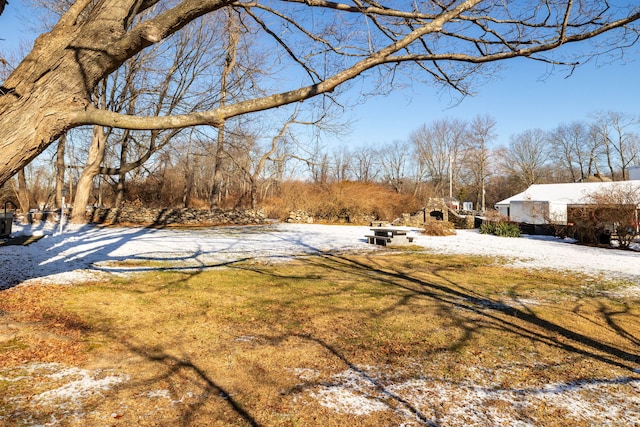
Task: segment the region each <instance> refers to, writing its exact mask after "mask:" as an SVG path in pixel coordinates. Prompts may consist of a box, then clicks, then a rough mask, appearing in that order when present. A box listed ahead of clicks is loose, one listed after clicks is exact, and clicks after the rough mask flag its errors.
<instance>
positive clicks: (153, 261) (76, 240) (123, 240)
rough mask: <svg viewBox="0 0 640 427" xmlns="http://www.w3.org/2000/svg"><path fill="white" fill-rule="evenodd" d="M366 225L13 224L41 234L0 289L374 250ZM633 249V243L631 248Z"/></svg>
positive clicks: (539, 264)
mask: <svg viewBox="0 0 640 427" xmlns="http://www.w3.org/2000/svg"><path fill="white" fill-rule="evenodd" d="M368 233H369V227H362V226H340V225H318V224H272V225H266V226H250V227H213V228H193V229H176V228H168V229H149V228H141V227H119V228H103V227H94V226H86V225H85V226H77V225H69V226H67V228H65V229H63V231H62V232H60V231H59V229H58V228H56V227H54V226H52V225H47V224H44V225H41V226H22V225H17V224H16V225H15V233H14V235H20V234H23V235H24V234H26V235H34V234H42V235H44V237H43V238H42V239H40V240H39V241H37V242H35V243H32V244H31V245H29V246H0V262H1V263H2V269H0V289H3V288H7V287H11V286H15V285H18V284H20V283H25V282H27V283H32V282H36V283H42V282H48V283H77V282H79V281H95V280H100V279H103V278H104V277H107V276H108V275H112V274H128V273H133V272H138V271H144V270H149V269H159V268H173V269H192V268H215V267H220V266H225V265H229V264H230V263H235V262H240V261H250V262H273V261H276V260H286V259H289V258H291V257H294V256H298V255H305V254H318V253H326V252H332V253H335V252H344V251H347V252H349V251H350V252H358V253H365V252H373V251H381V250H384V249H381V248H380V247H376V246H374V245H369V244H367V243H366V239H365V237H364V236H365V235H366V234H368ZM414 242H415V243H416V245H417V246H422V247H423V248H424V250H426V251H429V252H433V253H443V254H469V255H485V256H490V257H496V258H503V259H508V260H509V262H510V263H511V264H512V265H514V266H518V267H525V268H548V269H552V270H557V271H558V272H562V271H578V272H581V273H584V274H588V275H594V276H604V277H608V278H623V279H628V280H631V281H635V282H636V283H637V282H638V280H639V279H640V253H639V252H637V251H621V250H612V249H605V248H595V247H587V246H580V245H576V244H574V243H573V242H572V241H570V240H560V239H556V238H552V237H540V236H525V237H521V238H503V237H497V236H491V235H485V234H480V233H479V232H478V231H477V230H458V232H457V234H456V235H454V236H447V237H433V236H419V237H418V238H417V239H416V240H415V241H414ZM636 249H637V245H636Z"/></svg>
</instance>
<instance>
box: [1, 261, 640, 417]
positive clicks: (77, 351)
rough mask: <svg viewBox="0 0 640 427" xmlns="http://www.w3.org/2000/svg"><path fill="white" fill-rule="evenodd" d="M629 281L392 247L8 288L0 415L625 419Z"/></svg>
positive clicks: (633, 357)
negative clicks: (363, 252) (624, 290)
mask: <svg viewBox="0 0 640 427" xmlns="http://www.w3.org/2000/svg"><path fill="white" fill-rule="evenodd" d="M626 285H627V284H624V283H618V282H610V281H606V280H598V279H594V278H588V277H581V276H577V275H574V274H568V273H567V274H558V273H557V272H553V273H552V272H540V271H535V272H534V271H527V270H519V269H514V268H507V267H505V266H502V265H501V264H500V263H499V262H496V261H495V260H491V259H488V258H481V257H468V256H441V255H430V254H425V253H419V252H412V251H405V252H400V253H391V252H389V253H386V252H378V253H376V254H370V255H367V256H358V255H349V256H346V255H340V256H337V255H325V256H309V257H304V258H299V259H296V260H293V261H291V262H287V263H277V264H257V263H238V264H235V265H232V266H228V267H226V268H224V269H216V270H209V271H181V272H176V271H163V270H162V269H158V270H157V271H153V272H150V273H145V274H142V275H136V276H129V277H124V278H119V279H114V280H113V281H111V282H109V283H79V284H77V285H76V286H51V285H47V286H45V285H43V286H28V287H17V288H13V289H11V290H8V291H3V292H2V293H0V321H1V322H0V325H1V326H0V396H2V397H1V398H0V401H1V402H2V405H1V407H0V425H7V426H8V425H65V426H67V425H68V426H86V425H101V426H102V425H117V426H119V425H122V426H132V425H139V426H192V425H193V426H209V425H211V426H245V425H249V426H250V425H254V426H258V425H259V426H315V425H322V426H344V425H350V426H400V425H403V426H414V425H415V426H422V425H428V426H434V425H437V426H467V425H478V426H480V425H483V426H484V425H523V426H524V425H544V426H567V425H572V426H590V425H596V424H597V425H634V423H636V425H638V424H637V423H640V409H639V408H640V399H639V398H638V395H639V394H640V393H639V391H640V356H639V354H640V316H639V315H640V306H639V305H638V300H639V298H638V297H637V296H636V297H630V296H629V295H626V296H625V295H623V294H619V293H617V292H618V291H619V290H620V289H622V288H623V287H624V286H626ZM47 423H49V424H47Z"/></svg>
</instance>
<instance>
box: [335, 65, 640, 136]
mask: <svg viewBox="0 0 640 427" xmlns="http://www.w3.org/2000/svg"><path fill="white" fill-rule="evenodd" d="M639 60H640V56H638V54H637V53H636V54H635V55H633V56H630V57H628V58H626V62H622V61H617V62H615V63H614V64H609V65H600V66H599V65H598V64H596V63H593V64H592V63H587V64H586V65H584V66H581V67H578V68H577V69H576V70H575V71H574V73H573V75H572V76H571V77H569V78H565V76H566V74H567V73H566V72H564V73H563V72H557V73H556V74H555V75H552V76H548V77H546V78H545V75H546V72H547V66H546V65H545V64H542V63H539V62H533V61H530V60H525V59H519V60H515V61H514V62H507V63H505V65H506V68H505V69H504V70H502V71H500V72H498V73H497V74H496V75H495V76H494V78H493V79H492V81H491V82H489V83H488V84H484V85H481V86H477V87H475V90H476V92H477V94H476V95H475V96H473V97H467V98H465V99H464V100H463V101H462V103H460V104H455V103H452V102H451V99H450V96H448V95H447V94H446V93H445V94H439V93H438V92H437V91H436V90H435V89H434V88H430V87H426V86H423V87H417V88H416V87H414V88H413V90H412V91H411V92H405V93H394V94H392V95H391V96H389V97H386V98H375V99H370V100H369V101H368V102H367V103H366V104H365V105H361V106H359V107H357V108H356V109H354V111H353V115H354V117H355V118H358V121H357V123H356V124H355V126H354V132H353V134H351V135H349V136H348V137H345V138H344V139H345V141H351V142H353V143H355V144H359V143H360V142H367V143H384V142H388V141H393V140H395V139H400V140H402V139H406V138H407V137H408V135H409V134H410V133H411V131H413V130H415V129H416V128H418V127H419V126H420V125H422V124H424V123H427V124H428V123H430V122H432V121H433V120H435V119H441V118H446V117H450V118H459V119H461V120H468V121H470V120H471V119H473V117H475V116H476V115H478V114H481V115H485V114H486V115H490V116H492V117H493V118H494V119H495V120H496V122H497V129H496V130H497V133H498V138H497V140H496V142H495V144H496V145H498V146H500V145H506V144H508V142H509V137H510V135H512V134H518V133H520V132H522V131H524V130H526V129H533V128H541V129H544V130H552V129H553V128H555V127H557V126H558V125H560V124H562V123H570V122H572V121H576V120H589V116H590V115H591V114H593V113H595V112H598V111H618V112H622V113H628V114H633V115H639V114H640V109H639V107H640V105H639V103H640V84H639V81H638V76H640V61H639Z"/></svg>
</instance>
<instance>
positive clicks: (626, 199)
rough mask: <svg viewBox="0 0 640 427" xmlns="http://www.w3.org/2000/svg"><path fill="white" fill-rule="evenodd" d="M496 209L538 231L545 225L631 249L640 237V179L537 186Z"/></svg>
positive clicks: (584, 239)
mask: <svg viewBox="0 0 640 427" xmlns="http://www.w3.org/2000/svg"><path fill="white" fill-rule="evenodd" d="M495 208H496V209H497V210H498V211H499V212H500V214H502V215H503V216H504V217H507V218H508V219H509V220H510V221H512V222H516V223H519V224H526V225H531V226H533V229H534V230H535V229H536V226H542V227H543V228H547V229H553V230H554V231H555V233H556V234H562V235H568V236H572V237H575V238H576V239H578V240H579V241H581V242H583V243H589V244H597V243H603V244H609V243H610V241H611V239H612V238H613V239H615V240H617V241H618V245H619V247H620V248H628V247H629V245H630V244H631V243H632V242H633V240H634V239H635V238H636V237H637V236H638V235H639V234H640V230H639V223H638V216H639V215H640V180H633V181H614V182H582V183H562V184H534V185H532V186H530V187H529V188H528V189H527V190H525V191H523V192H522V193H519V194H516V195H514V196H512V197H509V198H508V199H505V200H502V201H500V202H498V203H497V204H496V205H495Z"/></svg>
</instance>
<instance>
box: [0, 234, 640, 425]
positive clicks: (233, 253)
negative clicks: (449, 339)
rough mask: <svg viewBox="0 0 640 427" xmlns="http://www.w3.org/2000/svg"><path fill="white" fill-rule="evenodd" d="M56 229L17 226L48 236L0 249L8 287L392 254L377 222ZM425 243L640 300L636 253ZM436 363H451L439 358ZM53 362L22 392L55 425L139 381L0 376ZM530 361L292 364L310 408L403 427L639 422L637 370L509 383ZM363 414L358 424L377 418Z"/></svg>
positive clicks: (515, 242) (490, 241) (469, 241)
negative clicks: (453, 370) (573, 275)
mask: <svg viewBox="0 0 640 427" xmlns="http://www.w3.org/2000/svg"><path fill="white" fill-rule="evenodd" d="M58 231H59V230H57V229H47V228H46V227H45V228H42V229H38V228H37V227H22V226H19V227H15V233H14V234H20V233H23V234H38V233H41V234H43V235H44V236H45V237H43V238H42V239H40V240H39V241H37V242H35V243H33V244H31V245H29V246H2V247H0V262H1V263H2V270H1V271H0V287H1V288H8V287H12V286H15V285H18V284H20V283H24V284H37V283H62V284H73V283H81V282H85V281H92V280H100V279H101V278H104V277H110V276H111V275H114V274H115V275H122V274H130V273H136V272H140V271H145V270H148V269H154V268H156V269H165V268H171V269H178V270H179V269H185V270H193V269H198V268H216V267H218V266H225V265H232V264H234V263H237V262H240V261H250V262H254V263H257V264H261V263H272V262H278V261H282V260H287V259H292V258H294V257H296V256H297V255H304V254H317V253H324V252H328V253H340V252H356V253H365V252H374V251H377V252H378V253H379V254H385V253H392V250H388V249H384V248H380V247H376V246H373V245H368V244H367V243H366V242H365V238H364V236H365V234H367V233H368V227H353V226H328V225H299V224H273V225H269V226H252V227H218V228H207V229H171V228H168V229H145V228H99V227H91V226H85V227H68V228H66V229H65V230H63V232H62V233H59V232H58ZM416 244H417V246H421V247H423V248H424V250H425V251H428V252H430V253H443V254H469V255H485V256H491V257H497V258H500V259H501V260H503V259H506V260H508V263H509V264H511V265H514V266H517V267H525V268H532V269H538V268H545V269H552V270H554V271H558V273H559V274H561V273H562V272H566V271H577V272H580V273H583V274H586V275H589V276H593V280H594V282H599V281H601V280H604V279H603V278H610V279H620V280H623V281H624V282H626V283H628V284H629V286H627V287H626V288H624V290H623V291H624V292H619V293H618V297H620V295H623V296H622V297H623V298H629V299H630V300H635V301H637V300H638V294H639V292H640V286H639V285H640V253H638V252H632V251H624V252H623V251H617V250H607V249H601V248H592V247H584V246H578V245H575V244H573V243H572V242H570V241H562V240H558V239H553V238H548V237H533V236H532V237H529V236H525V237H522V238H500V237H495V236H488V235H482V234H479V233H478V232H477V231H474V230H464V231H461V230H459V231H458V234H457V235H455V236H449V237H428V236H420V237H418V239H417V240H416ZM481 302H482V301H479V302H478V304H480V303H481ZM520 303H524V304H525V305H526V302H523V301H520ZM532 303H535V301H534V302H532ZM472 304H475V302H474V301H470V302H469V305H472ZM476 305H477V304H476ZM507 308H509V307H507ZM492 309H493V307H489V306H487V307H479V308H478V310H485V311H487V310H488V311H490V310H492ZM525 311H526V310H525ZM252 341H254V337H252V336H246V337H242V340H239V339H238V341H237V345H243V346H250V345H252ZM433 363H434V364H437V363H441V362H440V361H438V360H433ZM442 363H444V362H442ZM44 368H46V370H45V371H46V372H44V373H40V374H38V375H41V376H47V377H48V378H51V377H55V379H56V382H55V385H52V386H51V387H50V388H48V389H43V390H42V391H40V392H39V393H38V394H36V395H31V396H25V397H24V398H25V399H28V401H30V402H33V403H32V404H33V405H35V404H37V405H40V406H42V405H50V410H51V411H52V413H54V414H55V415H54V416H53V417H52V419H51V422H50V423H49V424H47V425H70V421H73V422H77V423H78V424H79V425H80V424H82V420H83V417H84V416H85V415H86V414H85V413H84V412H83V407H82V404H81V402H82V400H83V399H84V398H85V397H86V396H89V395H90V396H92V398H93V399H96V396H99V395H100V394H101V393H103V392H106V391H107V390H108V389H109V388H110V387H112V386H116V385H117V384H121V383H126V382H127V381H129V377H128V376H127V375H126V374H118V373H117V372H111V371H109V372H108V373H106V374H105V373H104V371H90V370H81V371H80V370H77V371H76V368H73V367H65V366H58V365H54V364H49V365H28V366H25V367H24V372H25V374H24V376H22V377H20V378H9V377H5V376H4V373H3V372H0V382H1V381H7V382H20V381H27V382H28V381H33V379H34V378H35V377H34V376H33V375H36V373H37V372H39V371H43V369H44ZM525 368H526V369H530V367H527V366H524V365H521V364H520V363H508V361H505V363H504V364H503V365H502V366H501V367H499V368H495V369H482V368H481V369H476V368H474V367H473V366H466V367H463V368H461V369H463V370H464V372H465V379H464V380H460V379H453V378H451V379H447V378H441V377H438V378H435V377H428V376H425V377H407V376H406V375H404V374H403V372H401V371H399V370H397V369H395V370H393V369H388V367H385V366H361V365H351V366H347V368H346V369H345V370H343V371H340V372H338V373H337V374H335V375H333V376H331V377H330V378H329V379H328V380H327V379H326V378H325V377H323V376H322V375H321V373H320V372H318V371H316V370H313V369H309V368H293V369H290V372H289V374H290V376H291V377H292V378H295V379H298V380H299V381H301V382H302V383H304V384H307V385H306V386H305V387H304V392H302V393H300V394H299V397H298V404H299V405H300V408H304V407H305V405H307V404H308V403H309V402H314V404H316V405H319V406H321V407H323V408H325V409H326V410H327V411H332V412H334V413H336V414H342V415H345V416H354V417H356V418H354V419H361V418H357V417H368V416H375V415H376V414H379V413H385V412H392V413H393V414H394V417H395V419H400V420H401V424H398V425H403V426H407V427H408V426H423V425H427V426H433V425H437V426H443V427H444V426H453V427H458V426H486V425H491V426H493V425H509V426H535V425H541V424H539V423H537V422H536V418H535V416H531V417H529V416H528V415H527V413H528V412H531V411H535V408H536V407H539V406H541V405H542V406H543V407H545V408H546V409H545V410H546V411H548V412H557V414H558V416H559V417H563V418H564V419H565V420H566V422H567V424H565V425H603V426H617V425H630V426H633V425H640V397H638V396H640V370H639V369H632V370H628V371H627V374H626V375H618V376H615V377H614V378H595V379H594V378H589V379H585V380H584V381H575V382H568V383H567V382H555V381H549V382H548V383H546V384H545V385H544V386H540V385H535V386H531V387H515V388H514V387H510V386H509V378H510V377H512V376H514V375H517V372H518V371H519V370H523V369H525ZM309 384H310V385H309ZM169 395H170V393H169V390H167V389H153V390H148V392H147V393H146V394H144V395H142V396H138V397H137V399H138V400H139V404H140V405H146V406H148V407H149V408H152V407H154V405H156V407H157V405H160V403H158V402H164V401H165V400H166V402H165V404H167V405H176V404H177V403H176V402H177V401H178V400H188V399H190V398H192V396H191V395H190V394H185V395H184V396H183V397H182V398H181V399H178V400H176V399H175V397H170V396H169ZM119 417H120V413H119V412H118V411H116V412H113V417H112V419H107V420H105V422H111V423H116V422H117V421H118V419H119ZM364 419H366V418H364ZM25 420H27V424H26V425H30V424H29V423H28V419H27V418H25ZM2 422H3V420H2V418H1V417H0V424H2ZM358 422H359V423H360V424H357V423H356V424H355V425H367V424H366V422H364V424H362V423H363V421H358ZM31 425H34V424H31Z"/></svg>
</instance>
